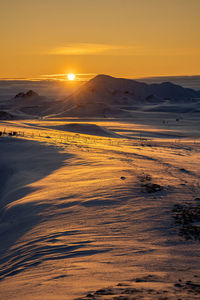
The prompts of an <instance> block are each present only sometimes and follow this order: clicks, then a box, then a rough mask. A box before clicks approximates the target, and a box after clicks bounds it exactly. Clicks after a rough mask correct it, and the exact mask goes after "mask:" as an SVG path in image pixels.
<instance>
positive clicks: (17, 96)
mask: <svg viewBox="0 0 200 300" xmlns="http://www.w3.org/2000/svg"><path fill="white" fill-rule="evenodd" d="M38 96H39V95H38V94H37V93H36V92H34V91H33V90H29V91H28V92H27V93H23V92H20V93H18V94H17V95H16V96H15V98H26V97H38Z"/></svg>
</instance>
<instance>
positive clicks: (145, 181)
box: [138, 174, 163, 193]
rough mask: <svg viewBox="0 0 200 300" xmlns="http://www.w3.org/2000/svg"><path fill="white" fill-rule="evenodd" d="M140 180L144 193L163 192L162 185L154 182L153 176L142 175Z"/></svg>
mask: <svg viewBox="0 0 200 300" xmlns="http://www.w3.org/2000/svg"><path fill="white" fill-rule="evenodd" d="M138 178H139V181H140V182H141V187H142V191H143V192H145V193H156V192H159V191H162V190H163V187H162V186H161V185H159V184H156V183H153V182H152V176H151V175H149V174H142V175H140V176H138Z"/></svg>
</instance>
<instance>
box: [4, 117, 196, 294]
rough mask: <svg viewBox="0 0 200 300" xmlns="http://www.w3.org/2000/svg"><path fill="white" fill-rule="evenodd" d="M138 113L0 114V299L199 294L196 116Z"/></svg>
mask: <svg viewBox="0 0 200 300" xmlns="http://www.w3.org/2000/svg"><path fill="white" fill-rule="evenodd" d="M142 116H143V115H141V114H140V113H138V114H136V115H135V120H136V121H137V122H134V123H133V122H131V121H130V120H126V121H124V120H121V121H119V120H113V119H109V120H104V119H101V120H100V119H97V120H96V121H95V120H94V119H93V120H92V121H91V120H88V119H87V120H85V121H84V120H83V119H82V120H73V119H69V120H63V119H56V120H26V121H12V122H11V121H5V122H2V124H1V128H2V130H4V128H5V129H6V132H8V133H9V130H10V131H16V132H19V133H20V134H19V135H16V137H12V136H11V137H10V138H8V137H7V136H6V135H3V136H2V137H0V149H1V157H0V159H1V164H0V166H1V168H0V170H1V172H2V174H4V176H3V177H2V178H1V196H2V197H1V202H0V205H1V215H0V238H1V243H0V296H1V298H2V299H16V298H17V297H18V298H19V299H20V300H26V299H27V298H28V299H31V300H32V299H34V300H35V299H48V300H49V299H59V300H60V299H75V298H78V299H80V297H81V299H90V298H91V299H105V298H106V297H108V298H111V299H117V297H118V298H119V299H121V298H122V297H126V298H127V299H129V298H130V299H131V297H136V299H137V298H138V299H143V298H144V299H160V298H159V297H163V296H164V295H166V296H167V297H169V298H170V299H177V298H176V296H177V297H179V298H181V299H198V295H197V293H198V291H199V284H198V281H199V277H198V276H199V275H198V273H199V260H198V257H199V239H186V238H185V237H187V235H182V234H180V229H181V230H182V225H181V226H180V225H179V224H176V222H175V221H174V216H175V215H174V214H175V213H177V212H175V211H174V207H176V208H177V207H178V208H181V211H180V212H179V211H178V217H179V216H180V217H182V216H183V217H184V216H185V213H184V214H182V211H183V210H184V209H185V207H188V208H189V209H188V212H187V215H186V218H188V217H189V215H190V213H191V209H190V208H192V214H193V216H195V218H194V217H193V219H191V220H190V223H189V227H188V228H189V229H188V230H190V231H189V233H190V235H191V234H192V233H193V231H192V232H191V228H192V230H193V229H195V232H199V231H198V230H197V229H196V227H198V226H199V225H198V224H197V221H198V220H199V219H197V217H196V215H197V214H198V218H199V213H198V211H196V208H197V207H198V209H199V205H197V202H198V199H199V166H200V155H199V138H198V134H199V123H198V122H199V119H198V116H197V115H195V117H192V116H189V117H188V118H187V119H186V118H183V117H182V116H181V117H180V118H179V119H178V120H177V118H178V117H177V115H173V114H159V115H156V117H155V114H154V113H152V112H146V113H145V114H144V116H145V117H144V118H142ZM163 120H164V122H163ZM73 122H74V123H75V130H73V131H72V130H71V131H68V130H65V129H66V128H67V129H71V128H73V125H72V123H73ZM91 123H92V126H89V125H90V124H91ZM83 124H84V125H85V126H83ZM94 125H95V126H94ZM104 128H105V131H106V132H114V133H116V135H117V138H116V136H115V135H113V136H109V137H107V136H102V135H101V133H102V129H104ZM63 129H64V130H63ZM77 129H78V130H79V131H80V130H81V132H79V133H77ZM90 131H92V133H95V134H94V135H90V134H91V132H90ZM188 202H190V203H193V202H195V204H192V206H191V205H189V204H187V203H188ZM180 214H181V215H180ZM181 220H182V219H181ZM193 221H195V222H196V223H194V222H193ZM181 222H182V221H181ZM181 224H182V223H181ZM183 225H184V223H183ZM184 230H185V228H184ZM186 233H188V231H187V232H186ZM165 291H166V292H165ZM120 297H121V298H120ZM145 297H146V298H145ZM173 297H174V298H173ZM184 297H185V298H184Z"/></svg>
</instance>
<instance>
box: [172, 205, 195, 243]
mask: <svg viewBox="0 0 200 300" xmlns="http://www.w3.org/2000/svg"><path fill="white" fill-rule="evenodd" d="M172 212H173V218H174V222H175V224H176V225H177V226H178V229H179V235H180V236H182V237H184V238H185V239H186V240H198V241H200V203H185V204H175V205H174V207H173V210H172ZM198 222H199V224H198Z"/></svg>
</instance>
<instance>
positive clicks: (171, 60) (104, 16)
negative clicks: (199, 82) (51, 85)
mask: <svg viewBox="0 0 200 300" xmlns="http://www.w3.org/2000/svg"><path fill="white" fill-rule="evenodd" d="M199 13H200V1H199V0H168V1H164V0H73V1H72V0H42V1H41V0H34V1H32V0H6V1H1V2H0V28H1V29H0V30H1V35H0V38H1V47H0V66H1V67H0V77H1V78H2V77H4V78H5V77H26V78H34V77H40V76H42V75H51V74H63V73H68V72H74V73H79V74H85V75H83V76H81V75H80V77H85V78H87V74H89V75H88V76H89V77H90V76H92V74H98V73H104V74H110V75H113V76H118V77H119V76H122V77H143V76H158V75H192V74H200V38H199V37H200V17H199Z"/></svg>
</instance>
